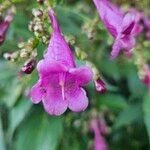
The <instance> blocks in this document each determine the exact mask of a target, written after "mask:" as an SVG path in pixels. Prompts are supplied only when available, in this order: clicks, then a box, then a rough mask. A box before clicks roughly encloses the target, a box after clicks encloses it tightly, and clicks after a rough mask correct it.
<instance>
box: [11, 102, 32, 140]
mask: <svg viewBox="0 0 150 150" xmlns="http://www.w3.org/2000/svg"><path fill="white" fill-rule="evenodd" d="M31 106H32V103H31V101H30V100H27V99H20V100H19V102H18V103H17V105H16V106H15V107H13V108H12V109H11V111H10V114H9V115H10V116H9V120H10V122H9V124H10V126H9V136H10V138H11V137H12V135H13V133H14V131H15V129H16V128H17V127H18V126H19V124H20V123H21V122H22V121H23V119H24V118H25V116H26V115H27V114H28V112H29V110H30V108H31Z"/></svg>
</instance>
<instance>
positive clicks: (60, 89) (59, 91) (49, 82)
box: [30, 9, 92, 115]
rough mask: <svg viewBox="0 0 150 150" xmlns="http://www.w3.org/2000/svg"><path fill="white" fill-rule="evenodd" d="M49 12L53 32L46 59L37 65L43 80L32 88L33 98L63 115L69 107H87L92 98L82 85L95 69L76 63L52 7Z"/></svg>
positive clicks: (53, 113)
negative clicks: (79, 65)
mask: <svg viewBox="0 0 150 150" xmlns="http://www.w3.org/2000/svg"><path fill="white" fill-rule="evenodd" d="M49 16H50V20H51V24H52V28H53V33H52V36H51V39H50V41H49V46H48V48H47V51H46V53H45V54H44V59H43V60H41V61H40V62H39V63H38V65H37V69H38V73H39V80H38V82H37V84H35V85H34V86H33V88H32V89H31V93H30V95H31V99H32V102H33V103H35V104H36V103H39V102H40V101H41V100H42V102H43V105H44V108H45V110H46V111H47V112H48V113H49V114H50V115H61V114H63V113H64V112H65V111H66V109H67V107H69V109H70V110H72V111H74V112H79V111H83V110H85V109H86V107H87V106H88V98H87V96H86V92H85V90H84V89H83V88H82V86H84V85H85V84H87V83H88V82H89V81H90V80H91V79H92V71H91V69H90V68H89V67H86V66H83V67H79V68H77V67H76V65H75V62H74V58H73V56H72V53H71V50H70V48H69V46H68V44H67V43H66V41H65V39H64V37H63V35H62V33H61V30H60V28H59V25H58V22H57V20H56V17H55V14H54V11H53V10H52V9H50V10H49Z"/></svg>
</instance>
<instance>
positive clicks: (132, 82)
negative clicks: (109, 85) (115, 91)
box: [128, 72, 145, 96]
mask: <svg viewBox="0 0 150 150" xmlns="http://www.w3.org/2000/svg"><path fill="white" fill-rule="evenodd" d="M128 86H129V90H130V91H131V93H132V94H133V95H136V96H142V95H143V94H144V92H145V86H144V84H142V82H141V81H140V80H139V78H138V76H137V73H136V72H132V73H130V74H129V75H128Z"/></svg>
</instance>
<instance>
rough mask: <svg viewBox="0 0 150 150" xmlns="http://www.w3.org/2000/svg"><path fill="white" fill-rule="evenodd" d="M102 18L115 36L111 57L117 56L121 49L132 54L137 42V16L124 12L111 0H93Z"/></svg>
mask: <svg viewBox="0 0 150 150" xmlns="http://www.w3.org/2000/svg"><path fill="white" fill-rule="evenodd" d="M93 1H94V4H95V6H96V8H97V11H98V13H99V15H100V18H101V20H102V21H103V23H104V25H105V26H106V28H107V30H108V31H109V32H110V34H111V35H112V36H113V37H114V38H115V42H114V45H113V48H112V52H111V57H112V58H116V57H117V56H118V54H119V52H120V50H121V49H124V52H125V53H126V54H127V55H128V56H130V55H131V49H132V48H133V47H134V44H135V39H134V36H135V33H133V28H134V25H135V16H134V15H133V14H132V13H127V14H125V15H124V14H123V12H122V11H121V10H120V9H119V8H118V7H117V6H115V5H113V4H112V3H110V2H109V0H93Z"/></svg>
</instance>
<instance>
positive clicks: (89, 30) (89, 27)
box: [82, 18, 98, 40]
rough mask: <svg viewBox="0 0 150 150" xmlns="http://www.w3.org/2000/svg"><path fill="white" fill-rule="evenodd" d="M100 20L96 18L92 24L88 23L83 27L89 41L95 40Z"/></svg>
mask: <svg viewBox="0 0 150 150" xmlns="http://www.w3.org/2000/svg"><path fill="white" fill-rule="evenodd" d="M97 22H98V19H97V18H95V19H94V20H93V21H92V22H91V21H89V22H86V23H85V24H84V25H83V26H82V29H83V31H84V33H85V34H86V35H87V37H88V39H89V40H92V39H94V37H95V34H96V25H97Z"/></svg>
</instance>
